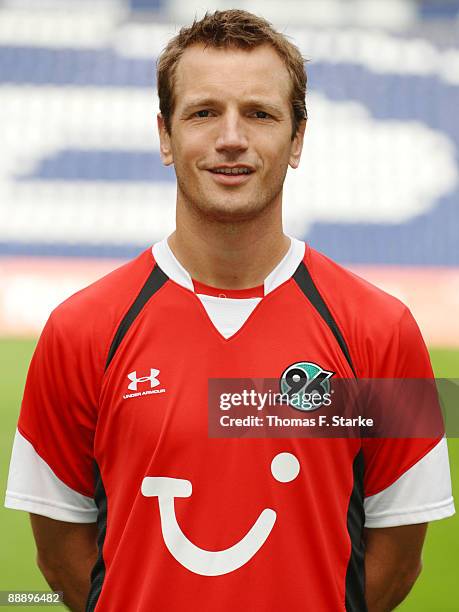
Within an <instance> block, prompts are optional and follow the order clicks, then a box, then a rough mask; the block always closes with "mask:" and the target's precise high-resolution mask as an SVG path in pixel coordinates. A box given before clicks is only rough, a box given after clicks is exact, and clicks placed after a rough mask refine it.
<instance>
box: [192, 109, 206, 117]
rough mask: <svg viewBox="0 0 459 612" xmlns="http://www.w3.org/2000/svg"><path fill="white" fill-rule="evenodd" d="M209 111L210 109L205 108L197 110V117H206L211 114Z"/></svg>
mask: <svg viewBox="0 0 459 612" xmlns="http://www.w3.org/2000/svg"><path fill="white" fill-rule="evenodd" d="M209 113H210V111H209V110H206V109H204V110H199V111H196V113H195V115H196V117H199V118H200V119H205V118H206V117H208V116H209Z"/></svg>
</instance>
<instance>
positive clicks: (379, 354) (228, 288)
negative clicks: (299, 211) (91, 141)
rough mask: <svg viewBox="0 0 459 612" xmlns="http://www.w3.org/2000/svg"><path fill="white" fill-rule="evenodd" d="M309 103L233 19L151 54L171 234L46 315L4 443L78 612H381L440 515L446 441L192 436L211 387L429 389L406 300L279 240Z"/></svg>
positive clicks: (289, 72) (292, 56) (219, 17)
mask: <svg viewBox="0 0 459 612" xmlns="http://www.w3.org/2000/svg"><path fill="white" fill-rule="evenodd" d="M305 89H306V76H305V72H304V65H303V59H302V57H301V55H300V53H299V52H298V50H297V49H296V47H294V46H293V45H292V44H291V43H290V42H288V41H287V40H286V38H285V37H284V36H282V35H281V34H279V33H277V32H275V31H274V30H273V29H272V28H271V26H270V25H269V24H268V23H267V22H265V21H264V20H263V19H260V18H258V17H255V16H254V15H251V14H249V13H246V12H244V11H239V10H230V11H224V12H216V13H214V14H213V15H206V16H205V17H204V18H203V19H202V20H200V21H197V22H195V23H194V24H193V25H192V26H191V27H189V28H183V29H182V30H181V31H180V32H179V34H178V35H177V36H176V37H175V38H174V39H172V40H171V41H170V43H169V44H168V46H167V48H166V49H165V51H164V52H163V54H162V56H161V57H160V59H159V63H158V93H159V97H160V110H161V113H160V114H159V116H158V128H159V133H160V143H161V156H162V160H163V162H164V163H165V164H166V165H170V164H173V165H174V167H175V172H176V175H177V227H176V231H175V232H174V233H173V234H172V235H171V236H169V238H168V239H167V240H166V239H164V240H163V241H162V242H160V243H157V244H155V245H154V246H153V249H148V250H147V251H145V252H144V253H142V254H141V255H140V256H139V257H138V258H137V259H135V260H134V261H132V262H130V263H128V264H126V265H125V266H123V267H122V268H120V269H118V270H116V271H114V272H113V273H112V274H110V275H108V276H107V277H105V278H103V279H101V280H100V281H98V282H97V283H95V284H94V285H92V286H90V287H88V288H86V289H84V290H83V291H80V292H79V293H77V294H76V295H74V296H72V297H71V298H70V299H69V300H67V301H66V302H64V303H63V304H62V305H61V306H59V307H58V308H57V309H56V310H55V311H54V312H53V313H52V315H51V317H50V319H49V321H48V323H47V325H46V327H45V329H44V331H43V334H42V336H41V339H40V341H39V343H38V346H37V349H36V352H35V355H34V357H33V360H32V363H31V367H30V371H29V375H28V380H27V384H26V389H25V394H24V400H23V405H22V409H21V416H20V419H19V424H18V433H17V435H16V439H15V445H14V451H13V459H12V465H11V472H10V479H9V484H8V492H7V499H6V505H7V506H9V507H13V508H19V509H23V510H27V511H29V512H31V513H32V514H31V516H32V526H33V530H34V535H35V539H36V542H37V548H38V563H39V566H40V568H41V570H42V572H43V574H44V575H45V577H46V579H47V580H48V582H49V584H50V585H51V586H52V587H53V588H54V589H56V590H62V591H63V592H64V597H65V600H66V602H67V604H68V605H69V607H70V608H71V609H72V610H83V609H85V607H86V609H87V610H94V609H97V610H101V611H103V610H145V611H149V610H153V609H154V610H161V611H163V610H174V611H175V610H182V609H188V610H189V609H191V610H200V611H205V610H209V611H211V610H212V611H213V610H234V609H236V610H239V609H247V610H260V611H262V610H263V611H273V612H277V611H280V610H288V611H296V610H298V611H299V610H314V611H322V610H323V611H325V610H337V611H338V610H345V609H346V610H354V611H361V610H365V609H367V608H368V609H369V610H371V611H382V610H391V609H393V608H394V607H395V606H396V605H397V604H398V603H399V602H400V601H401V600H402V599H403V598H404V597H405V596H406V594H407V593H408V591H409V590H410V588H411V586H412V585H413V583H414V582H415V580H416V578H417V576H418V574H419V571H420V567H421V561H420V559H421V549H422V544H423V540H424V536H425V532H426V523H427V522H428V521H430V520H435V519H439V518H443V517H446V516H450V515H451V514H453V513H454V508H453V502H452V498H451V487H450V480H449V468H448V459H447V451H446V446H445V442H444V440H443V441H440V442H439V441H438V439H429V440H426V439H423V440H387V439H386V440H373V441H369V440H364V439H358V438H347V439H345V438H344V439H341V438H340V439H300V438H270V437H265V438H255V439H254V438H250V437H247V436H241V437H238V438H217V437H215V438H211V437H209V435H208V429H207V426H208V414H207V403H208V384H209V380H210V379H216V378H220V379H226V378H230V379H234V378H246V379H247V378H274V379H282V380H284V379H285V380H286V378H285V376H284V374H285V372H288V371H291V366H292V365H294V366H295V368H296V369H297V370H299V371H300V372H302V371H304V368H305V367H306V366H307V367H313V368H316V369H317V371H320V372H326V373H327V375H332V376H333V377H334V378H335V379H338V378H355V377H357V378H391V377H392V378H403V377H406V378H429V377H431V376H432V371H431V368H430V364H429V360H428V355H427V351H426V348H425V346H424V344H423V342H422V339H421V337H420V334H419V331H418V329H417V327H416V324H415V323H414V321H413V319H412V317H411V315H410V313H409V311H408V310H407V309H406V308H405V307H404V306H403V305H402V304H401V303H400V302H398V301H397V300H395V299H394V298H391V297H390V296H388V295H386V294H384V293H383V292H381V291H379V290H378V289H376V288H374V287H372V286H370V285H369V284H367V283H366V282H364V281H363V280H361V279H359V278H357V277H355V276H354V275H351V274H350V273H348V272H347V271H345V270H343V269H342V268H341V267H339V266H337V265H336V264H334V263H333V262H331V261H330V260H328V259H327V258H326V257H324V256H323V255H320V254H319V253H317V252H315V251H313V250H312V249H311V248H309V247H308V246H305V244H304V243H303V242H300V241H298V240H296V239H293V238H289V237H288V236H286V235H285V234H284V233H283V231H282V221H281V207H282V187H283V183H284V179H285V175H286V171H287V168H288V166H290V167H291V168H296V167H297V166H298V164H299V161H300V156H301V150H302V145H303V136H304V132H305V126H306V108H305V102H304V100H305ZM287 205H288V203H287ZM305 206H307V203H305ZM301 368H303V370H302V369H301ZM292 380H293V378H292ZM427 481H428V482H429V487H428V488H427V487H426V486H425V483H426V482H427ZM96 520H97V526H96V525H95V524H94V521H96ZM364 527H365V528H364ZM96 537H97V543H98V549H96ZM91 570H92V574H91V579H90V573H91Z"/></svg>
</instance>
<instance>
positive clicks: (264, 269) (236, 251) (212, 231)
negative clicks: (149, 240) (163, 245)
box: [168, 205, 290, 289]
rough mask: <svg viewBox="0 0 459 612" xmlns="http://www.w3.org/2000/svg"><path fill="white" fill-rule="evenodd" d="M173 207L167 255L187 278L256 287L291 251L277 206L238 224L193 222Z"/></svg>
mask: <svg viewBox="0 0 459 612" xmlns="http://www.w3.org/2000/svg"><path fill="white" fill-rule="evenodd" d="M183 208H184V207H177V229H176V231H175V232H174V233H173V234H171V236H169V238H168V243H169V246H170V248H171V249H172V252H173V253H174V255H175V257H176V258H177V259H178V261H179V262H180V263H181V264H182V266H183V267H184V268H185V269H186V270H187V271H188V272H189V274H190V275H191V277H192V278H194V279H195V280H197V281H199V282H201V283H204V284H206V285H211V286H213V287H219V288H221V289H246V288H249V287H256V286H257V285H261V284H262V283H263V281H264V280H265V278H266V277H267V276H268V274H269V273H270V272H271V271H272V270H273V269H274V268H275V267H276V265H277V264H278V263H279V262H280V261H281V259H282V258H283V257H284V255H285V254H286V253H287V251H288V249H289V246H290V239H289V238H288V236H286V235H285V234H284V233H283V231H282V217H281V207H280V205H279V207H278V209H277V210H271V211H267V212H268V213H269V214H260V215H258V216H257V217H256V218H254V219H250V220H244V221H239V222H237V223H228V222H220V221H215V220H207V219H202V218H199V219H198V218H194V217H193V216H192V215H191V214H189V213H188V212H187V211H186V210H183Z"/></svg>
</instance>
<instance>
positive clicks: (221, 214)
mask: <svg viewBox="0 0 459 612" xmlns="http://www.w3.org/2000/svg"><path fill="white" fill-rule="evenodd" d="M265 209H266V205H264V206H263V205H258V206H250V205H247V204H244V205H237V203H234V204H226V205H223V206H216V205H215V204H213V205H210V206H208V207H200V211H201V214H203V215H205V216H206V217H207V218H208V219H209V220H211V219H213V220H214V221H218V222H226V223H230V222H232V223H241V222H243V221H251V220H252V219H256V218H257V217H259V216H260V214H261V213H262V212H263V211H264V210H265Z"/></svg>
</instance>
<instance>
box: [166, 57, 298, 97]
mask: <svg viewBox="0 0 459 612" xmlns="http://www.w3.org/2000/svg"><path fill="white" fill-rule="evenodd" d="M174 93H175V100H176V106H177V107H179V106H182V104H183V103H186V101H187V99H189V98H191V97H193V98H194V97H196V96H203V97H207V96H219V97H220V98H223V99H225V100H229V99H232V98H244V97H250V96H263V97H266V98H269V100H270V101H273V102H274V101H276V102H278V103H281V102H285V103H287V104H288V102H289V97H290V75H289V73H288V70H287V68H286V66H285V64H284V62H283V61H282V59H281V58H280V57H279V55H278V54H277V53H276V51H275V50H274V49H273V47H271V46H269V45H262V46H259V47H255V48H254V49H250V50H245V49H232V48H230V49H216V48H213V47H207V48H205V47H204V46H202V45H195V46H192V47H189V48H188V49H186V50H185V51H184V53H183V55H182V57H181V58H180V60H179V62H178V65H177V69H176V73H175V83H174Z"/></svg>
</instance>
